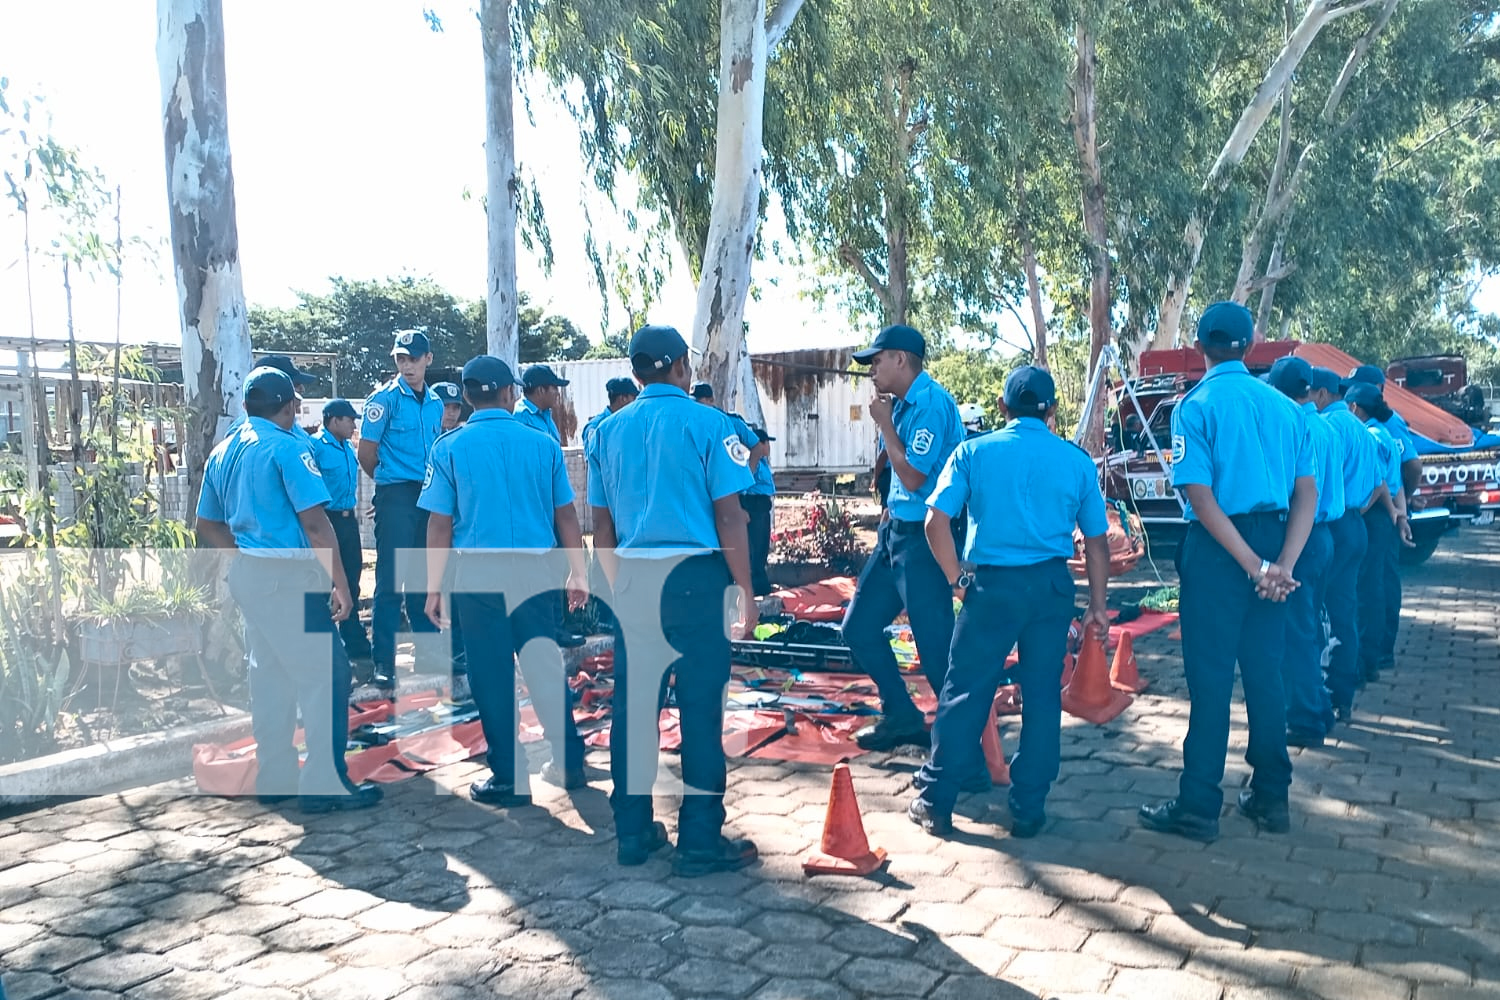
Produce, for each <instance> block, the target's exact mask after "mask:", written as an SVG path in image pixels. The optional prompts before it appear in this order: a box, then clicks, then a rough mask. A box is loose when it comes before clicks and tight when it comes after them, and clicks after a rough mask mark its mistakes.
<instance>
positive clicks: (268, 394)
mask: <svg viewBox="0 0 1500 1000" xmlns="http://www.w3.org/2000/svg"><path fill="white" fill-rule="evenodd" d="M243 394H244V397H245V402H247V403H252V402H253V403H270V404H272V405H273V406H283V405H285V404H286V403H289V402H290V401H292V400H293V399H296V398H297V389H296V387H295V386H293V385H292V379H291V376H290V375H288V374H287V373H286V372H284V371H282V370H281V369H280V368H266V367H260V368H254V369H252V370H251V372H250V374H249V375H247V376H246V377H245V387H244V389H243Z"/></svg>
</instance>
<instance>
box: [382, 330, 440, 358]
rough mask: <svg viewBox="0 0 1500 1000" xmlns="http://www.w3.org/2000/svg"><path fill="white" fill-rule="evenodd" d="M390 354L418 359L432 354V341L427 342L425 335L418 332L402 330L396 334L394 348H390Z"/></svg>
mask: <svg viewBox="0 0 1500 1000" xmlns="http://www.w3.org/2000/svg"><path fill="white" fill-rule="evenodd" d="M391 353H392V354H406V355H409V356H410V357H413V358H420V357H421V356H422V355H424V354H431V353H432V341H430V340H428V339H427V334H425V333H423V332H422V331H420V330H402V331H401V332H400V333H398V334H396V346H394V347H392V348H391Z"/></svg>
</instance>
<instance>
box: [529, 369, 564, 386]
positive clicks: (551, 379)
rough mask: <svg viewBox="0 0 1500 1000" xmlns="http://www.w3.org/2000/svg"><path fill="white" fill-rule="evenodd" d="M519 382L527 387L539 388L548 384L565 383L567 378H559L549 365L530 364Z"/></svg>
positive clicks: (558, 384)
mask: <svg viewBox="0 0 1500 1000" xmlns="http://www.w3.org/2000/svg"><path fill="white" fill-rule="evenodd" d="M521 384H522V385H524V386H525V387H526V388H528V389H541V388H544V387H546V386H549V385H556V386H564V385H567V384H568V379H565V378H559V377H558V374H557V372H555V371H553V370H552V366H551V365H532V366H531V367H530V368H528V369H526V373H525V374H524V375H522V376H521Z"/></svg>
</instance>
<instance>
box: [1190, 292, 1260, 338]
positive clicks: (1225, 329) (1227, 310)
mask: <svg viewBox="0 0 1500 1000" xmlns="http://www.w3.org/2000/svg"><path fill="white" fill-rule="evenodd" d="M1198 339H1199V340H1201V341H1202V342H1203V343H1205V344H1215V345H1217V346H1220V347H1248V346H1250V342H1251V341H1252V340H1254V339H1255V317H1253V316H1251V315H1250V310H1249V309H1246V308H1245V307H1244V306H1242V305H1240V304H1239V303H1238V302H1215V303H1214V304H1213V305H1211V306H1209V307H1208V308H1207V309H1205V310H1203V317H1202V318H1201V319H1199V320H1198Z"/></svg>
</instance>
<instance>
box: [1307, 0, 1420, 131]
mask: <svg viewBox="0 0 1500 1000" xmlns="http://www.w3.org/2000/svg"><path fill="white" fill-rule="evenodd" d="M1400 2H1401V0H1384V3H1385V6H1384V7H1382V8H1381V9H1380V15H1379V16H1378V17H1376V18H1375V21H1374V23H1373V24H1371V25H1370V27H1369V28H1368V29H1367V30H1366V31H1365V33H1364V34H1363V35H1360V36H1359V41H1357V42H1355V43H1354V48H1352V49H1350V50H1349V58H1348V59H1345V60H1344V68H1343V69H1341V70H1339V78H1338V79H1337V80H1336V81H1334V84H1333V89H1332V90H1330V91H1329V92H1328V100H1327V101H1325V102H1324V104H1323V113H1322V116H1321V117H1322V119H1323V121H1324V122H1325V123H1332V121H1333V113H1334V112H1335V111H1337V110H1338V106H1339V102H1340V101H1342V100H1343V99H1344V91H1345V90H1348V89H1349V84H1351V83H1353V82H1354V74H1355V72H1356V71H1357V70H1358V69H1359V64H1360V63H1361V62H1362V61H1364V58H1365V53H1367V52H1369V51H1370V46H1371V45H1373V44H1374V42H1375V39H1376V37H1377V36H1378V35H1379V34H1380V33H1381V32H1382V31H1384V30H1385V26H1386V25H1387V24H1389V23H1390V20H1391V15H1392V14H1394V13H1395V12H1396V4H1398V3H1400Z"/></svg>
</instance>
